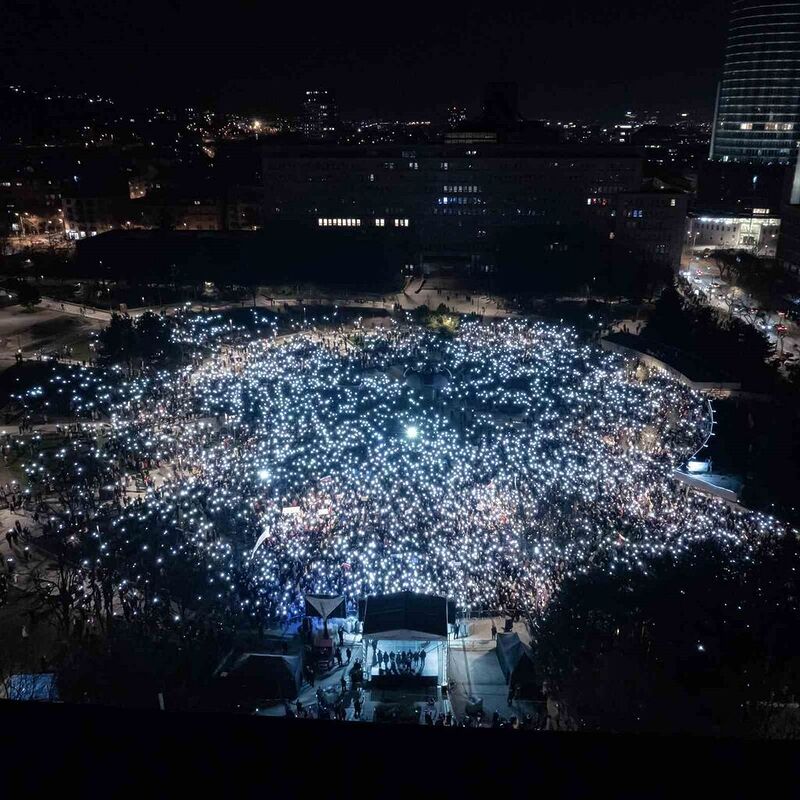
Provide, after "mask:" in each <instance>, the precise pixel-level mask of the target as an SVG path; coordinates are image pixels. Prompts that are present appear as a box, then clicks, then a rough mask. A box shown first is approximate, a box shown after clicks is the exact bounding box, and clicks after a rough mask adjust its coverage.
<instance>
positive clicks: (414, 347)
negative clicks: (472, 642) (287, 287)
mask: <svg viewBox="0 0 800 800" xmlns="http://www.w3.org/2000/svg"><path fill="white" fill-rule="evenodd" d="M182 324H183V327H182V328H181V330H180V331H179V333H178V335H179V337H180V338H181V343H182V345H183V346H185V347H186V348H187V350H188V351H189V353H190V356H189V360H190V363H189V364H187V365H186V366H183V367H179V368H175V369H173V370H161V371H157V372H156V371H154V372H151V373H148V374H146V375H144V376H141V377H139V378H136V379H132V380H129V381H123V380H122V379H121V378H120V376H119V375H117V376H116V378H115V380H114V381H113V382H109V383H103V382H102V381H101V382H99V383H97V387H96V391H94V392H92V391H91V389H90V388H89V389H87V385H89V384H91V382H92V381H96V382H97V381H100V379H98V378H96V377H95V378H92V377H88V375H89V373H86V372H82V371H80V370H77V371H76V374H78V375H80V377H79V378H78V379H76V380H79V381H80V382H81V386H82V392H83V394H80V393H79V392H78V390H77V389H75V387H74V386H73V387H72V388H71V389H69V390H67V386H66V383H65V382H64V379H63V378H59V380H58V381H57V382H56V383H54V384H53V385H52V386H51V387H50V389H51V390H52V391H54V392H57V391H61V392H62V393H63V392H64V391H65V390H67V391H68V392H69V391H73V392H78V393H77V394H74V395H73V399H72V400H71V404H72V407H73V408H74V409H75V410H77V411H83V413H84V414H85V413H86V409H87V407H88V406H89V404H90V403H91V409H90V411H91V416H92V417H94V418H95V419H97V418H99V417H102V418H103V419H106V418H107V419H108V420H109V421H110V424H109V425H102V426H97V427H96V428H92V430H91V431H85V432H84V431H82V432H81V435H76V436H75V437H74V438H73V439H72V440H70V442H68V443H67V444H65V446H64V449H63V451H62V452H61V453H60V455H59V454H55V455H54V454H53V453H52V452H50V453H48V454H41V453H40V454H38V455H36V456H34V457H33V458H31V459H30V460H29V462H28V474H29V477H30V478H31V481H32V485H33V486H34V489H33V491H34V492H37V491H38V492H39V494H40V495H43V494H45V491H46V490H47V491H56V492H60V493H61V496H62V499H63V501H64V505H65V507H67V508H68V509H69V515H68V516H67V517H62V518H61V520H62V521H61V522H58V523H56V522H55V519H56V518H55V517H53V520H54V522H53V524H54V526H55V527H56V528H57V529H58V530H57V531H54V532H56V533H57V532H58V531H62V532H63V531H66V532H68V533H70V534H74V533H75V532H76V531H77V532H78V534H77V535H79V536H84V537H90V538H92V539H94V541H95V545H96V547H95V551H94V552H95V557H94V559H93V561H92V564H91V566H92V568H94V567H95V566H97V567H102V565H103V563H104V559H107V560H110V559H111V557H112V554H113V555H114V558H115V559H116V561H115V563H116V564H119V563H124V564H126V565H127V569H128V571H129V573H130V574H129V575H128V576H127V577H126V584H128V581H129V582H130V585H135V584H136V580H137V574H139V573H140V572H141V564H142V563H143V560H144V559H145V558H146V554H145V553H144V552H143V549H144V550H147V549H148V547H151V548H152V549H153V550H154V551H156V552H158V553H159V555H158V558H162V559H173V560H174V559H183V560H185V561H189V560H191V561H193V562H195V563H194V564H193V566H192V568H196V569H197V570H199V571H200V573H201V574H202V576H204V577H202V580H203V582H204V583H206V585H207V587H208V591H211V592H214V593H216V594H217V596H219V597H222V596H223V594H224V595H226V597H228V598H230V602H231V604H233V605H235V606H237V607H238V608H239V610H240V611H241V612H244V613H246V614H253V615H256V616H259V617H260V618H262V619H264V620H283V621H285V620H288V619H290V618H292V617H295V616H297V615H299V614H300V613H301V610H302V607H303V606H302V599H303V595H304V594H305V593H314V594H323V593H332V594H340V593H341V594H344V595H345V596H346V597H347V598H348V600H349V601H350V602H355V601H356V600H357V599H358V598H362V597H364V596H366V595H368V594H373V593H385V592H394V591H400V590H413V591H417V592H425V593H437V594H444V595H447V596H449V597H451V598H453V599H454V600H455V601H456V604H457V606H458V607H459V608H460V609H471V610H473V611H476V610H479V609H493V610H496V609H503V610H505V611H508V612H510V613H515V614H519V613H524V614H528V615H535V614H536V613H537V612H539V611H540V610H542V609H543V608H544V607H545V606H546V604H547V602H548V600H549V598H550V597H551V595H552V593H553V592H554V591H557V589H558V586H559V583H560V582H561V581H563V580H564V579H565V578H566V577H569V576H571V575H574V574H576V573H578V572H586V571H589V570H593V569H595V570H622V569H642V570H646V569H647V564H648V559H651V558H653V557H655V556H659V555H661V554H664V553H667V552H671V553H674V554H676V555H680V554H681V553H682V552H685V551H686V550H687V548H688V547H689V546H690V545H691V544H692V543H693V542H697V541H705V540H714V541H717V542H719V543H720V545H721V546H725V547H734V546H735V547H743V548H745V549H747V548H752V547H755V546H756V545H757V542H758V541H759V539H763V538H766V537H770V536H778V535H781V534H782V532H783V528H782V526H781V525H780V523H778V522H777V521H776V520H774V519H773V518H771V517H768V516H766V515H763V514H760V513H756V512H750V511H745V510H742V509H739V508H736V507H733V506H730V505H728V504H726V503H724V502H723V501H721V500H718V499H715V498H713V497H710V496H706V495H703V494H700V493H697V492H693V491H689V490H687V488H686V487H685V485H684V484H682V483H680V482H678V481H676V480H675V479H674V478H673V471H674V470H675V468H676V467H678V466H680V465H681V464H682V463H684V462H685V461H686V460H687V459H689V458H691V457H692V456H693V455H694V454H695V453H696V452H697V450H698V449H699V448H700V447H702V445H703V443H704V441H705V440H706V438H707V436H708V433H709V425H710V424H711V419H710V414H709V408H708V405H707V403H706V401H705V400H704V399H703V398H702V397H701V396H700V395H699V394H697V393H695V392H694V391H692V390H690V389H688V388H687V387H685V386H683V385H681V384H680V383H678V382H676V381H675V380H673V379H671V378H669V377H667V376H665V375H663V374H660V373H657V372H654V371H646V370H644V369H643V368H639V369H634V368H632V367H631V366H630V365H629V364H627V363H626V362H625V361H623V360H622V359H621V358H619V357H618V356H615V355H612V354H607V353H603V352H602V351H600V350H599V349H598V348H597V347H596V346H593V345H590V344H587V343H584V342H582V341H581V340H580V339H579V338H578V336H577V334H575V333H574V332H573V331H572V330H570V329H567V328H563V327H559V326H553V325H546V324H540V323H532V322H522V321H505V322H501V323H495V324H479V323H477V322H467V323H464V324H462V325H461V327H460V329H459V330H457V331H456V332H455V333H454V334H453V335H450V336H446V335H442V334H441V333H438V332H432V331H430V330H428V329H426V328H424V327H421V326H417V325H413V324H405V325H403V324H397V323H394V322H391V323H390V324H389V326H388V327H382V328H374V329H372V330H361V329H360V328H358V327H356V328H355V329H344V328H343V327H334V326H333V325H326V326H323V327H320V328H314V329H306V330H304V331H300V332H297V333H293V334H291V335H287V336H276V335H275V331H274V330H270V329H269V328H268V327H266V328H265V329H264V330H263V331H262V332H261V333H259V334H257V335H249V336H244V335H239V336H232V335H231V328H230V326H228V325H225V324H222V323H218V322H213V320H211V321H209V320H208V319H205V320H204V319H203V318H195V320H194V321H190V322H186V323H182ZM73 383H75V382H73ZM45 391H46V390H45ZM75 396H77V397H78V398H79V399H78V400H77V401H76V400H75V399H74V397H75ZM101 401H102V402H101ZM76 470H77V471H79V472H76ZM78 474H80V480H78V479H77V476H78ZM37 487H38V488H37ZM134 530H138V531H139V535H138V537H134V536H133V534H132V532H133V531H134ZM148 536H149V537H150V538H149V539H148V538H147V537H148ZM131 543H133V544H131ZM126 548H128V549H126ZM153 563H154V564H160V563H161V562H160V561H157V560H156V561H154V562H153ZM151 566H152V565H151ZM153 569H156V568H155V567H154V568H153ZM148 574H150V573H148ZM154 574H155V573H154ZM155 577H157V574H155ZM172 589H173V587H170V586H164V587H161V590H162V591H163V592H165V593H167V594H169V593H170V591H172ZM147 591H148V592H151V593H152V592H153V591H155V589H154V588H153V587H152V586H151V587H149V588H148V590H147ZM139 595H141V590H140V591H139V592H138V594H137V592H131V593H130V594H129V595H128V597H129V600H128V602H129V603H135V602H138V601H136V600H135V599H134V598H135V597H137V596H139ZM134 611H135V608H134ZM390 658H391V657H390ZM412 659H413V657H412ZM411 664H412V667H413V660H412V662H411Z"/></svg>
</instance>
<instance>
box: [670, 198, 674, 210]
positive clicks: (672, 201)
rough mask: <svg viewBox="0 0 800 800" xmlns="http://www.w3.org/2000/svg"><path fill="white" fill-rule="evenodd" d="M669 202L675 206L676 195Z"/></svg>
mask: <svg viewBox="0 0 800 800" xmlns="http://www.w3.org/2000/svg"><path fill="white" fill-rule="evenodd" d="M669 204H670V205H671V206H672V207H673V208H674V207H675V198H674V197H673V198H672V199H671V200H670V201H669Z"/></svg>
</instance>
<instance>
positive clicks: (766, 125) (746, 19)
mask: <svg viewBox="0 0 800 800" xmlns="http://www.w3.org/2000/svg"><path fill="white" fill-rule="evenodd" d="M799 139H800V2H769V1H768V0H733V2H732V9H731V20H730V28H729V30H728V44H727V48H726V51H725V65H724V67H723V73H722V80H721V82H720V84H719V89H718V91H717V104H716V109H715V113H714V130H713V134H712V138H711V153H710V157H711V158H712V159H713V160H715V161H728V162H736V163H755V164H770V163H772V164H781V163H794V161H795V159H796V156H797V145H798V140H799Z"/></svg>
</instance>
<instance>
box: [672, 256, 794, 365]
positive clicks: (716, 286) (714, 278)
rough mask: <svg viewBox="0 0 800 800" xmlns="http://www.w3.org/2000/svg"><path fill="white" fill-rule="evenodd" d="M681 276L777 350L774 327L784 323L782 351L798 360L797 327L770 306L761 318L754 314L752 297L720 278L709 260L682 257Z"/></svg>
mask: <svg viewBox="0 0 800 800" xmlns="http://www.w3.org/2000/svg"><path fill="white" fill-rule="evenodd" d="M681 275H682V276H683V277H684V278H686V280H688V281H689V283H690V284H691V286H692V288H693V290H694V291H695V292H696V293H697V294H698V296H699V297H701V298H702V299H703V301H704V302H706V303H708V304H709V305H710V306H712V307H713V308H716V309H719V310H720V311H724V312H725V313H726V314H729V313H731V310H732V312H733V314H734V316H736V317H737V318H738V319H741V320H742V321H744V322H746V323H747V324H749V325H752V326H753V327H755V328H757V329H758V330H760V331H761V332H762V333H763V334H764V335H765V336H766V337H767V339H768V340H769V341H770V343H771V344H774V345H775V346H776V348H777V352H778V353H780V351H781V342H780V337H779V335H778V333H777V330H776V326H777V325H779V324H783V325H785V326H786V329H787V333H786V335H785V336H784V337H783V353H784V354H785V355H788V357H789V358H788V359H787V360H788V362H789V363H793V362H796V361H797V360H798V359H800V326H798V325H797V324H796V323H794V322H791V321H789V320H785V319H784V318H783V317H781V316H780V315H779V313H778V312H777V311H774V310H770V309H763V311H764V314H763V317H762V318H759V317H756V316H755V313H754V312H752V310H751V309H754V308H757V307H758V303H757V302H756V301H755V300H754V299H753V297H752V296H751V295H749V294H748V292H746V291H745V290H744V289H742V288H740V287H738V286H734V285H732V284H730V283H729V282H727V281H725V280H723V279H722V278H720V277H719V271H718V270H717V269H716V268H714V267H713V265H712V264H711V263H710V262H709V261H708V260H706V259H702V258H699V257H697V256H692V257H689V256H684V258H683V259H681Z"/></svg>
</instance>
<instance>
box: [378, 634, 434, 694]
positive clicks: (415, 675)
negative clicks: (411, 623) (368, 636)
mask: <svg viewBox="0 0 800 800" xmlns="http://www.w3.org/2000/svg"><path fill="white" fill-rule="evenodd" d="M441 649H442V648H441V645H440V644H439V643H438V642H425V643H422V642H397V641H382V640H379V641H378V642H377V646H376V647H375V648H373V647H372V646H371V645H370V646H369V647H367V648H365V650H366V653H365V661H366V663H367V664H369V682H370V685H371V686H372V687H374V688H376V689H400V688H403V687H409V688H410V687H423V686H436V685H437V684H438V682H439V677H440V670H441V665H440V663H439V662H440V650H441ZM423 651H424V653H425V659H424V661H423V659H422V658H421V657H420V654H421V653H422V652H423ZM409 652H410V653H412V654H413V653H417V654H418V656H417V658H416V660H415V659H413V658H412V659H411V662H410V663H411V666H410V668H409V667H407V666H398V665H399V664H401V663H402V658H401V654H402V653H409ZM384 654H386V655H384ZM378 655H381V656H382V658H381V660H380V663H379V662H378ZM386 656H389V661H388V662H387V661H386ZM392 656H394V658H392Z"/></svg>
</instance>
